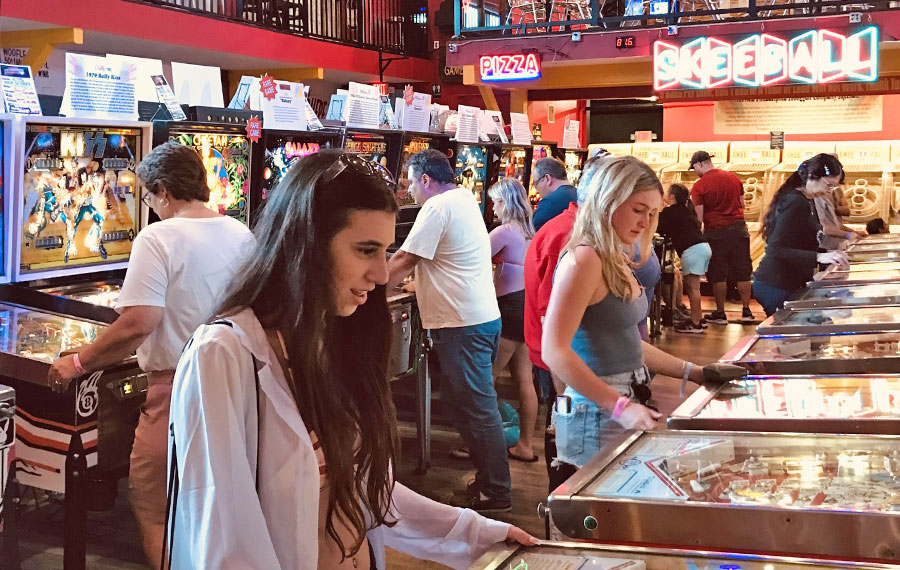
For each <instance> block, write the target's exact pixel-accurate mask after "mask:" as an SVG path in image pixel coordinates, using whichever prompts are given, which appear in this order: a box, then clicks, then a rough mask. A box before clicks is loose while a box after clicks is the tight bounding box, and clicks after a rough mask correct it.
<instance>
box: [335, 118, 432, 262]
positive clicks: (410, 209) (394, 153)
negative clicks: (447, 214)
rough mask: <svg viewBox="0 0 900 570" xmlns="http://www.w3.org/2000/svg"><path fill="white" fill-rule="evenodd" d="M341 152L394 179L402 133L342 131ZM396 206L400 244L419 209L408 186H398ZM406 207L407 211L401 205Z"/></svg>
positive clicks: (400, 152)
mask: <svg viewBox="0 0 900 570" xmlns="http://www.w3.org/2000/svg"><path fill="white" fill-rule="evenodd" d="M343 145H344V150H345V151H347V152H350V153H353V154H357V155H359V156H361V157H363V158H365V159H366V160H368V161H369V162H372V163H374V164H377V165H378V166H380V167H381V168H384V171H385V172H386V173H387V174H389V175H390V176H391V177H392V178H394V179H395V180H396V177H395V174H396V173H397V172H398V171H399V170H400V161H401V159H402V154H403V133H402V132H401V131H392V130H387V129H361V128H350V127H347V128H345V129H344V142H343ZM396 197H397V203H398V204H400V205H401V213H400V215H398V216H397V226H396V235H395V237H396V241H395V242H394V244H395V245H398V246H399V244H402V243H403V240H404V239H406V236H407V235H408V234H409V230H410V229H412V225H413V222H415V219H416V215H417V214H418V212H419V208H418V207H417V206H414V204H415V200H413V197H412V196H410V195H409V188H408V183H407V186H406V187H403V188H401V185H400V184H398V185H397V191H396ZM404 205H406V206H407V207H406V208H403V206H404Z"/></svg>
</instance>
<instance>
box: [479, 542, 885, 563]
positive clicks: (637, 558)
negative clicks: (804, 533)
mask: <svg viewBox="0 0 900 570" xmlns="http://www.w3.org/2000/svg"><path fill="white" fill-rule="evenodd" d="M891 567H894V566H893V565H891V564H875V563H863V562H858V561H854V560H821V559H818V560H817V559H814V558H800V557H796V556H767V555H749V554H743V553H740V552H737V551H736V549H726V550H722V551H719V552H714V551H710V550H701V549H699V548H698V547H694V546H690V547H686V548H677V549H674V548H670V549H663V548H659V547H653V546H625V545H621V544H589V543H585V542H561V541H546V540H545V541H542V542H541V544H540V545H538V546H521V545H518V544H509V543H498V544H497V545H495V546H493V547H491V548H490V549H489V550H488V551H487V552H486V553H485V554H484V555H483V556H482V557H481V558H479V559H478V560H476V561H475V562H474V563H473V564H472V566H470V567H469V570H838V569H843V570H850V569H859V570H862V569H867V570H887V569H888V568H891Z"/></svg>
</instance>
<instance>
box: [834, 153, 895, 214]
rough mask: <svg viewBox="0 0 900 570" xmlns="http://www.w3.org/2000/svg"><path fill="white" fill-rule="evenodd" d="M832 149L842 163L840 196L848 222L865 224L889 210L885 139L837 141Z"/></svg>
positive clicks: (887, 157) (887, 159)
mask: <svg viewBox="0 0 900 570" xmlns="http://www.w3.org/2000/svg"><path fill="white" fill-rule="evenodd" d="M835 152H837V155H838V158H839V159H840V161H841V164H842V165H843V167H844V173H845V174H844V176H845V180H844V187H843V192H844V197H845V198H846V200H847V203H848V204H849V205H850V215H849V216H844V222H845V223H848V224H865V223H866V222H868V221H869V220H872V219H875V218H882V219H883V220H885V221H887V220H888V218H889V216H890V212H891V201H892V196H891V189H893V187H894V183H893V180H892V176H891V172H890V168H891V167H890V161H891V156H890V155H891V147H890V143H889V142H888V141H854V142H838V143H837V144H836V145H835Z"/></svg>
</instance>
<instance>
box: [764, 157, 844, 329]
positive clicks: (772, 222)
mask: <svg viewBox="0 0 900 570" xmlns="http://www.w3.org/2000/svg"><path fill="white" fill-rule="evenodd" d="M842 174H843V167H842V166H841V162H840V161H839V160H838V159H837V157H836V156H834V155H833V154H817V155H815V156H814V157H812V158H810V159H808V160H805V161H804V162H802V163H801V164H800V166H799V167H798V168H797V171H796V172H794V173H793V174H791V176H790V177H789V178H788V179H787V180H786V181H785V182H784V184H782V185H781V187H780V188H779V189H778V192H776V193H775V197H774V198H773V199H772V203H771V204H770V205H769V210H768V212H766V216H765V218H764V219H763V227H762V234H763V238H765V240H766V253H765V256H764V257H763V259H762V261H761V262H760V264H759V268H758V269H757V270H756V275H755V277H754V282H753V295H754V296H755V297H756V300H757V301H759V303H760V305H762V307H763V309H764V310H765V311H766V315H767V316H768V315H772V314H773V313H774V312H775V311H777V310H778V309H780V308H781V307H782V306H783V305H784V302H785V301H786V300H787V299H788V297H790V296H791V294H793V293H794V291H796V290H797V289H800V288H801V287H803V286H804V285H806V283H807V281H809V280H810V279H812V276H813V274H814V273H815V269H816V263H817V262H818V263H824V264H831V263H836V264H838V265H841V266H846V265H847V254H846V253H844V252H843V251H825V252H821V253H820V252H819V251H818V250H819V241H818V235H819V232H820V231H821V230H822V226H821V224H820V223H819V219H818V216H817V215H816V209H815V205H814V202H813V200H814V199H815V198H816V197H818V196H824V195H827V194H829V193H830V192H833V191H834V189H835V188H837V187H838V185H839V184H840V181H841V175H842Z"/></svg>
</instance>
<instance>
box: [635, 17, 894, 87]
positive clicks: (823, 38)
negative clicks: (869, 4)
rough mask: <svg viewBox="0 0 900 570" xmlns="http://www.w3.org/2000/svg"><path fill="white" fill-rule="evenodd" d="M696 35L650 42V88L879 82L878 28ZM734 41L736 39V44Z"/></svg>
mask: <svg viewBox="0 0 900 570" xmlns="http://www.w3.org/2000/svg"><path fill="white" fill-rule="evenodd" d="M740 38H741V39H739V40H738V39H737V38H735V37H722V38H715V37H699V38H693V39H690V40H689V41H687V42H684V43H681V44H678V43H674V42H671V41H666V40H658V41H656V42H655V43H654V44H653V89H654V90H655V91H667V90H674V89H715V88H717V87H766V86H769V85H791V84H801V85H802V84H805V85H812V84H823V83H834V82H864V81H875V80H877V79H878V27H877V26H867V27H865V28H862V29H860V30H857V31H855V32H853V33H850V34H843V33H840V32H834V31H830V30H807V31H803V32H795V33H772V34H768V33H766V34H753V35H752V36H749V37H740ZM735 40H737V41H735Z"/></svg>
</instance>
